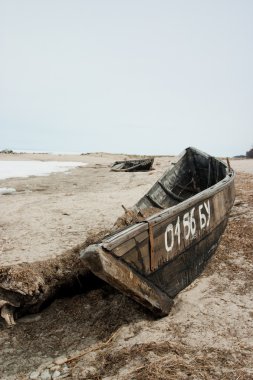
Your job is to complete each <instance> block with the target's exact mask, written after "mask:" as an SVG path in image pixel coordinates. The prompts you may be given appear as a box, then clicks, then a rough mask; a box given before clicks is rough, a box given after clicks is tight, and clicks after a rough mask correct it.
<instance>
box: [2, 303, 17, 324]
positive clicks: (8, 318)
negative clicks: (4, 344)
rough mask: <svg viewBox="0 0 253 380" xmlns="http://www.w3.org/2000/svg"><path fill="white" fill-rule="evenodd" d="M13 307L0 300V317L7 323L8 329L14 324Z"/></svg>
mask: <svg viewBox="0 0 253 380" xmlns="http://www.w3.org/2000/svg"><path fill="white" fill-rule="evenodd" d="M14 307H15V306H14V305H13V304H11V303H9V302H7V301H5V300H0V311H1V313H0V315H1V317H2V318H3V319H4V320H5V322H6V323H7V325H8V327H12V326H14V325H15V324H16V323H15V321H14V316H13V311H14Z"/></svg>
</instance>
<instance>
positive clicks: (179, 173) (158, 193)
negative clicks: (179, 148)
mask: <svg viewBox="0 0 253 380" xmlns="http://www.w3.org/2000/svg"><path fill="white" fill-rule="evenodd" d="M226 175H227V166H226V165H225V164H224V163H223V162H222V161H219V160H217V159H216V158H215V157H212V156H209V155H207V154H205V153H203V152H200V151H198V150H197V149H194V148H187V149H186V150H185V152H184V154H183V155H181V157H180V159H179V160H178V161H177V163H176V164H175V165H174V166H173V167H172V168H170V169H168V170H167V171H166V172H165V174H164V175H163V176H162V178H160V180H158V181H157V182H156V183H155V184H154V185H153V187H152V188H151V189H150V190H149V192H148V193H147V194H146V195H145V196H144V197H143V198H141V199H140V200H139V201H138V202H137V203H136V205H135V207H134V208H136V209H137V210H140V211H142V210H145V209H148V208H156V209H157V208H158V209H166V208H168V207H171V206H174V205H176V204H178V203H180V202H183V201H184V200H186V199H188V198H190V197H192V196H194V195H195V194H197V193H200V192H201V191H203V190H205V189H207V188H209V187H211V186H213V185H215V184H217V183H218V182H220V181H221V180H223V179H224V178H225V177H226Z"/></svg>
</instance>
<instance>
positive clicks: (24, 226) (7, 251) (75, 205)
mask: <svg viewBox="0 0 253 380" xmlns="http://www.w3.org/2000/svg"><path fill="white" fill-rule="evenodd" d="M125 158H129V156H127V155H112V154H109V153H108V154H107V153H92V154H84V155H50V154H1V155H0V161H19V162H20V161H27V160H35V161H43V162H44V161H57V162H58V161H59V162H66V161H69V162H78V163H79V162H80V163H83V164H86V165H83V166H82V165H80V166H78V167H76V168H74V169H71V170H68V171H66V172H58V173H51V174H50V175H47V176H40V177H38V176H30V177H27V178H8V179H1V180H0V187H5V188H15V189H16V192H15V193H12V194H10V195H0V209H1V213H0V268H4V267H7V266H15V265H18V264H22V265H23V264H24V263H28V264H29V265H30V264H32V263H37V262H39V261H42V262H43V261H46V260H48V259H54V258H57V257H61V255H63V254H64V253H65V252H66V251H68V250H71V249H72V248H74V247H76V246H78V245H82V244H83V242H84V241H85V240H86V238H87V237H88V236H89V234H96V233H99V232H100V231H101V230H105V229H108V228H111V227H112V226H113V223H114V222H115V220H116V219H117V218H118V217H119V216H120V215H121V214H122V213H123V209H122V205H124V206H125V207H126V208H129V207H131V206H132V205H133V204H134V203H135V202H136V201H137V200H138V199H139V198H140V197H141V196H142V195H144V194H145V193H146V192H147V190H148V189H149V188H150V187H151V185H152V184H153V183H154V182H155V181H156V180H157V179H158V178H159V177H160V176H161V175H162V173H163V172H164V170H165V169H167V168H168V167H169V166H170V165H171V164H172V162H174V161H175V160H176V157H171V156H161V157H156V158H155V163H154V170H152V171H150V172H137V173H115V172H111V171H110V165H111V164H112V163H113V162H114V161H116V160H121V159H125ZM230 164H231V166H232V167H233V168H234V170H235V171H236V173H237V177H236V201H235V205H234V207H233V210H232V213H231V217H230V220H229V223H228V226H227V229H226V231H225V234H224V235H223V237H222V240H221V243H220V246H219V248H218V250H217V252H216V253H215V255H214V256H213V258H212V259H211V260H210V262H209V264H208V266H207V267H206V269H205V271H204V273H203V274H202V275H201V276H200V277H199V278H198V279H197V280H195V281H194V282H193V283H192V284H191V285H190V286H189V287H188V288H186V289H185V290H184V291H183V292H181V293H180V294H179V295H178V296H177V297H176V299H175V305H174V307H173V309H172V311H171V313H170V314H169V316H167V317H165V318H163V319H159V320H156V319H154V317H153V316H152V315H151V314H150V313H149V312H147V311H146V310H145V309H144V308H142V307H141V306H139V305H138V304H136V303H135V302H134V301H132V300H130V299H129V298H127V297H126V296H124V295H122V294H121V293H120V292H118V291H116V290H114V289H112V288H111V287H110V286H109V285H106V284H104V283H102V282H99V281H98V282H96V283H95V284H93V285H94V286H93V285H92V286H91V287H90V289H88V290H87V291H85V292H83V293H81V294H76V295H74V296H71V297H70V296H69V297H67V298H59V299H56V300H54V301H53V302H52V303H51V304H50V305H49V306H48V307H47V308H44V309H43V310H42V311H41V312H40V313H38V314H36V315H31V316H26V317H23V318H21V319H18V320H17V325H16V326H15V327H13V328H12V329H7V328H6V327H5V325H4V323H3V320H2V319H1V320H0V352H1V355H0V379H5V380H11V379H17V380H18V379H20V380H21V379H29V378H31V379H32V378H33V379H43V374H44V379H51V378H53V377H52V376H53V374H55V378H59V379H60V378H66V379H106V380H109V379H111V380H114V379H115V380H116V379H252V378H253V366H252V362H253V354H252V349H253V339H252V328H253V297H252V290H253V281H252V278H253V276H252V272H253V263H252V253H253V238H252V237H253V222H252V221H253V191H252V187H253V160H239V159H238V160H231V161H230ZM0 280H1V278H0ZM66 294H68V292H66ZM68 295H69V294H68ZM62 296H63V295H62ZM47 374H48V378H47V377H46V375H47ZM56 375H58V376H56ZM36 376H37V377H36ZM50 376H51V377H50Z"/></svg>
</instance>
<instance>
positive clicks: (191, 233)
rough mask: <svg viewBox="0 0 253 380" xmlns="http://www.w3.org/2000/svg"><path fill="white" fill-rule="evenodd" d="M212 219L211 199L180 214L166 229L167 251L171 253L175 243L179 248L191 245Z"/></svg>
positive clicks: (165, 241)
mask: <svg viewBox="0 0 253 380" xmlns="http://www.w3.org/2000/svg"><path fill="white" fill-rule="evenodd" d="M210 220H211V207H210V200H207V201H205V202H203V203H201V204H199V205H198V206H196V207H193V208H191V209H190V210H189V211H187V212H186V213H185V214H183V215H180V216H178V217H177V219H176V220H175V221H174V222H173V223H170V224H169V225H168V226H167V228H166V230H165V234H164V243H165V250H166V252H167V253H168V254H169V253H171V252H172V251H173V248H174V247H175V245H177V248H179V249H180V248H181V247H182V248H183V247H185V246H187V245H189V244H190V242H191V241H192V240H193V239H196V238H197V237H198V236H200V235H201V233H202V231H203V230H206V229H207V228H208V227H209V225H210Z"/></svg>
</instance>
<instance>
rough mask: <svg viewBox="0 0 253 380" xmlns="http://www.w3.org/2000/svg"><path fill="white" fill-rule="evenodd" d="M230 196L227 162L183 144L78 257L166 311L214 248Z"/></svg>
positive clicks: (125, 289) (142, 300) (231, 179)
mask: <svg viewBox="0 0 253 380" xmlns="http://www.w3.org/2000/svg"><path fill="white" fill-rule="evenodd" d="M234 198H235V190H234V172H233V170H232V169H231V168H230V166H229V165H228V166H227V165H226V164H225V163H224V162H222V161H220V160H218V159H216V158H214V157H212V156H210V155H208V154H206V153H203V152H201V151H199V150H197V149H195V148H187V149H186V150H185V151H184V152H183V153H182V154H181V156H180V157H179V159H178V161H177V163H176V164H175V166H174V167H172V168H171V169H168V170H167V171H166V172H165V173H164V174H163V176H162V177H161V178H160V180H158V181H157V182H156V183H155V184H154V185H153V186H152V188H151V189H150V190H149V191H148V193H147V194H145V195H144V196H143V197H142V198H141V199H140V200H139V201H138V202H137V203H136V204H135V205H134V206H133V208H132V209H131V210H129V211H127V212H128V213H129V215H130V216H131V217H132V223H133V224H131V225H129V226H127V227H125V228H124V229H121V230H119V231H116V232H115V233H113V234H112V235H110V236H106V237H105V238H104V239H103V240H102V241H101V242H99V243H97V244H94V245H91V246H89V247H88V248H86V249H85V250H83V251H82V252H81V258H82V260H83V261H84V262H85V263H86V265H88V267H89V268H90V270H91V271H92V272H93V273H94V274H95V275H97V276H98V277H100V278H102V279H103V280H105V281H106V282H108V283H109V284H111V285H112V286H114V287H115V288H117V289H119V290H121V291H122V292H124V293H126V294H127V295H128V296H130V297H132V298H134V299H135V300H136V301H137V302H139V303H141V304H142V305H144V306H145V307H147V308H149V309H151V310H152V311H153V312H155V313H156V314H158V315H160V316H163V315H167V314H168V312H169V310H170V308H171V306H172V304H173V298H174V297H175V296H176V294H177V293H178V292H180V291H181V290H182V289H184V288H185V287H187V286H188V285H189V284H190V283H191V282H192V281H193V280H194V279H195V278H196V277H197V276H198V275H199V274H200V273H201V272H202V270H203V269H204V267H205V265H206V263H207V261H208V259H209V258H210V257H211V255H212V254H213V253H214V252H215V250H216V248H217V246H218V243H219V240H220V237H221V235H222V233H223V232H224V230H225V227H226V224H227V220H228V216H229V212H230V210H231V208H232V206H233V203H234ZM129 215H128V216H129ZM130 222H131V221H130Z"/></svg>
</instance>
